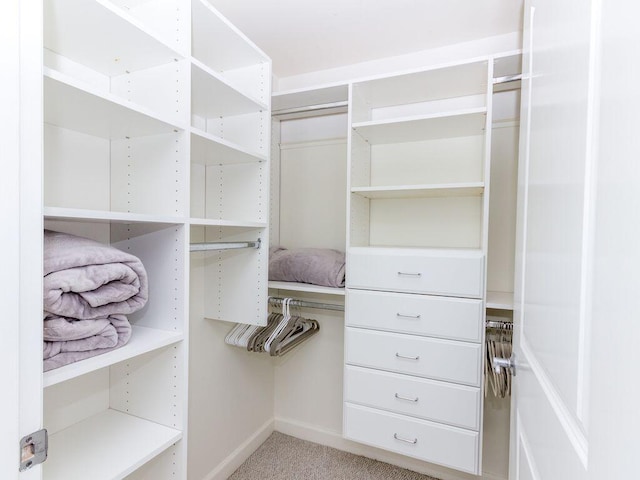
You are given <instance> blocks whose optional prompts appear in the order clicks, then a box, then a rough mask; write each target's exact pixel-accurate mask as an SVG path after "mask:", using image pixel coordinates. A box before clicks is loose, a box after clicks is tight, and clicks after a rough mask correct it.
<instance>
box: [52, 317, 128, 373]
mask: <svg viewBox="0 0 640 480" xmlns="http://www.w3.org/2000/svg"><path fill="white" fill-rule="evenodd" d="M130 337H131V325H130V324H129V321H128V320H127V317H125V316H124V315H111V316H109V317H106V318H97V319H93V320H75V319H73V318H63V317H58V316H55V315H51V314H49V315H47V316H45V319H44V371H45V372H46V371H47V370H52V369H54V368H58V367H62V366H63V365H67V364H69V363H73V362H77V361H79V360H84V359H85V358H89V357H94V356H96V355H100V354H103V353H106V352H109V351H111V350H114V349H116V348H118V347H121V346H122V345H124V344H125V343H127V342H128V341H129V338H130Z"/></svg>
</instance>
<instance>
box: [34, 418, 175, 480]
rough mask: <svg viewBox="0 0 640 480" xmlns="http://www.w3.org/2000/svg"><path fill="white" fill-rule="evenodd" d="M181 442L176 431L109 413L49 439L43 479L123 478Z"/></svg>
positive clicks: (103, 479)
mask: <svg viewBox="0 0 640 480" xmlns="http://www.w3.org/2000/svg"><path fill="white" fill-rule="evenodd" d="M181 438H182V432H180V431H179V430H175V429H173V428H169V427H165V426H163V425H160V424H157V423H153V422H150V421H148V420H143V419H141V418H138V417H134V416H132V415H128V414H126V413H122V412H118V411H116V410H111V409H109V410H106V411H104V412H102V413H100V414H98V415H95V416H93V417H90V418H88V419H86V420H84V421H82V422H79V423H76V424H74V425H72V426H70V427H68V428H66V429H64V430H61V431H60V432H57V433H54V434H53V435H51V436H50V438H49V457H48V459H47V462H46V463H45V464H44V478H46V479H47V480H68V479H73V478H89V477H90V478H91V479H92V480H111V479H114V478H124V477H126V476H127V475H129V474H130V473H132V472H134V471H135V470H136V469H138V468H139V467H140V466H142V465H144V464H145V463H147V462H148V461H149V460H151V459H152V458H154V457H155V456H157V455H159V454H160V453H162V452H163V451H164V450H166V449H167V448H169V447H170V446H171V445H173V444H174V443H176V442H177V441H179V440H180V439H181Z"/></svg>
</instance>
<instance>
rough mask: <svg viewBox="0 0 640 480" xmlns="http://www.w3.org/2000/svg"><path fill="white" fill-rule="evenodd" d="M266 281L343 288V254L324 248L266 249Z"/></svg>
mask: <svg viewBox="0 0 640 480" xmlns="http://www.w3.org/2000/svg"><path fill="white" fill-rule="evenodd" d="M269 280H274V281H281V282H301V283H311V284H313V285H322V286H326V287H344V281H345V256H344V253H343V252H340V251H338V250H331V249H326V248H296V249H291V250H287V249H286V248H282V247H273V248H271V249H270V250H269Z"/></svg>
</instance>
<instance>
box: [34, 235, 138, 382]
mask: <svg viewBox="0 0 640 480" xmlns="http://www.w3.org/2000/svg"><path fill="white" fill-rule="evenodd" d="M43 295H44V370H45V371H47V370H51V369H53V368H57V367H61V366H63V365H66V364H69V363H72V362H76V361H79V360H83V359H85V358H89V357H93V356H95V355H100V354H102V353H106V352H108V351H110V350H113V349H115V348H118V347H121V346H122V345H124V344H125V343H127V342H128V341H129V338H130V337H131V325H130V324H129V321H128V320H127V317H126V316H125V315H127V314H130V313H133V312H136V311H138V310H140V309H141V308H142V307H144V305H145V304H146V302H147V298H148V284H147V273H146V271H145V269H144V266H143V265H142V262H141V261H140V259H138V258H137V257H135V256H134V255H131V254H129V253H126V252H122V251H120V250H118V249H116V248H113V247H111V246H108V245H103V244H101V243H98V242H95V241H93V240H89V239H86V238H81V237H76V236H74V235H68V234H65V233H59V232H53V231H49V230H45V232H44V292H43Z"/></svg>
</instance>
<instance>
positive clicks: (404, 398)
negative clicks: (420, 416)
mask: <svg viewBox="0 0 640 480" xmlns="http://www.w3.org/2000/svg"><path fill="white" fill-rule="evenodd" d="M396 398H397V399H398V400H406V401H407V402H413V403H418V397H416V398H409V397H403V396H402V395H398V394H397V393H396Z"/></svg>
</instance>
